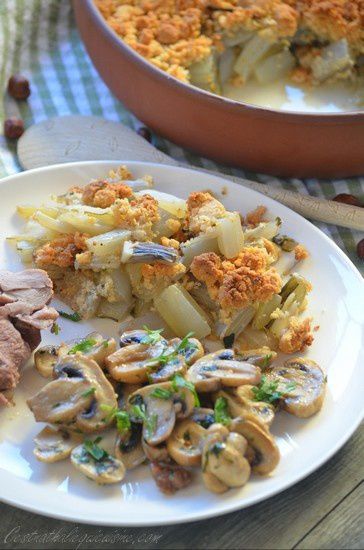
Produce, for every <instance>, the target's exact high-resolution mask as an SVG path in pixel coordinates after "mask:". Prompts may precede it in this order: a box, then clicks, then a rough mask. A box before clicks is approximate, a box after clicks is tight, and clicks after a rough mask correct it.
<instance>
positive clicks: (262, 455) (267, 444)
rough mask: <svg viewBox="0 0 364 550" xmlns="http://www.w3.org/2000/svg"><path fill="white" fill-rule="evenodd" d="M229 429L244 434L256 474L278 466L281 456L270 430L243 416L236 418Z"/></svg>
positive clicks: (263, 473) (264, 473)
mask: <svg viewBox="0 0 364 550" xmlns="http://www.w3.org/2000/svg"><path fill="white" fill-rule="evenodd" d="M229 429H230V431H231V432H236V433H238V434H240V435H243V436H244V437H245V439H246V440H247V442H248V444H249V447H250V450H251V451H253V452H250V464H251V467H252V471H253V472H254V473H256V474H261V475H266V474H269V473H270V472H271V471H272V470H274V468H275V467H276V466H277V464H278V462H279V458H280V454H279V449H278V447H277V445H276V442H275V441H274V439H273V436H272V435H271V434H270V433H269V431H268V430H266V429H264V428H262V426H260V425H259V424H257V423H256V422H253V421H252V420H247V419H245V418H243V417H239V418H235V419H234V420H233V421H232V422H231V424H230V426H229Z"/></svg>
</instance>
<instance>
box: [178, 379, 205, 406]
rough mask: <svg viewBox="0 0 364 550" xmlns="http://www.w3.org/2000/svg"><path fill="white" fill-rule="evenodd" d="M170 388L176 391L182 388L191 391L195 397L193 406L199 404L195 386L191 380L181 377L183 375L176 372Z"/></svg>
mask: <svg viewBox="0 0 364 550" xmlns="http://www.w3.org/2000/svg"><path fill="white" fill-rule="evenodd" d="M172 388H173V389H174V391H175V392H178V391H179V390H181V389H183V388H187V389H188V390H190V391H191V392H192V393H193V396H194V398H195V407H199V406H200V400H199V398H198V395H197V391H196V388H195V386H194V385H193V384H192V382H189V381H188V380H185V378H183V376H182V375H181V374H179V373H178V372H177V373H176V374H175V375H174V377H173V379H172Z"/></svg>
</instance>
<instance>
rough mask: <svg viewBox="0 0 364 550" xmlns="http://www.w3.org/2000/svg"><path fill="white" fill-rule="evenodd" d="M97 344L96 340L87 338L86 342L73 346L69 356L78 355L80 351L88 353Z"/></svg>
mask: <svg viewBox="0 0 364 550" xmlns="http://www.w3.org/2000/svg"><path fill="white" fill-rule="evenodd" d="M96 344H97V342H96V340H95V339H94V338H85V339H84V340H81V342H79V343H78V344H76V345H75V346H73V348H71V349H70V350H69V352H68V355H72V354H74V353H77V352H78V351H80V352H81V353H87V352H88V351H90V350H91V349H92V348H93V347H94V346H95V345H96Z"/></svg>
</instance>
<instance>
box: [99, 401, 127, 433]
mask: <svg viewBox="0 0 364 550" xmlns="http://www.w3.org/2000/svg"><path fill="white" fill-rule="evenodd" d="M100 408H101V410H102V411H106V412H108V413H109V414H108V415H107V417H106V421H107V422H109V421H110V420H112V419H115V421H116V429H117V430H118V432H119V433H121V434H122V433H124V432H126V431H128V430H130V428H131V421H130V416H129V413H128V412H127V411H123V410H121V409H118V408H117V407H111V406H110V405H104V404H101V405H100Z"/></svg>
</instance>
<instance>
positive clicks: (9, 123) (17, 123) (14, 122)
mask: <svg viewBox="0 0 364 550" xmlns="http://www.w3.org/2000/svg"><path fill="white" fill-rule="evenodd" d="M23 132H24V122H23V121H22V119H21V118H16V117H11V118H8V119H7V120H5V122H4V134H5V137H7V138H8V139H18V138H20V136H21V135H22V134H23Z"/></svg>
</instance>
